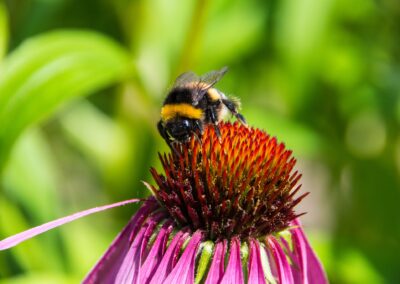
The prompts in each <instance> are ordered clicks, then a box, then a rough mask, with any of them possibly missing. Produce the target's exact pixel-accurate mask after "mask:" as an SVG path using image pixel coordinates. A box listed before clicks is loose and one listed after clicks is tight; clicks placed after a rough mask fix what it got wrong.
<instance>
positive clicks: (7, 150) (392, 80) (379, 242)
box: [0, 0, 400, 284]
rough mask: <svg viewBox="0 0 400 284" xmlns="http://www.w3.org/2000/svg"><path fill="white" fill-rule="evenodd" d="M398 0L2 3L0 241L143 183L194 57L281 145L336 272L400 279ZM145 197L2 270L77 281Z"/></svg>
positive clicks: (55, 237)
mask: <svg viewBox="0 0 400 284" xmlns="http://www.w3.org/2000/svg"><path fill="white" fill-rule="evenodd" d="M399 19H400V2H399V1H398V0H355V1H351V2H349V1H346V0H319V1H313V0H281V1H278V0H268V1H255V0H247V1H245V0H214V1H207V0H198V1H177V0H169V1H164V0H149V1H144V0H141V1H140V0H138V1H133V0H132V1H130V0H97V1H96V0H86V1H79V0H52V1H51V0H24V1H22V0H21V1H18V0H7V1H4V0H0V171H1V176H0V239H3V238H5V237H7V236H9V235H11V234H14V233H17V232H19V231H21V230H24V229H27V228H29V227H32V226H35V225H38V224H40V223H43V222H46V221H49V220H52V219H54V218H57V217H60V216H64V215H68V214H70V213H73V212H77V211H80V210H83V209H86V208H90V207H94V206H98V205H102V204H107V203H111V202H115V201H119V200H125V199H129V198H132V197H140V196H147V195H148V194H149V192H148V191H147V190H146V189H145V187H144V186H143V185H142V183H141V181H142V180H145V181H149V182H152V179H151V177H150V175H149V167H150V166H155V167H157V168H160V163H159V161H158V159H157V153H158V152H159V151H160V152H163V151H167V150H168V149H167V147H166V145H165V143H164V141H163V140H162V139H161V138H160V136H159V135H158V133H157V130H156V126H155V125H156V123H157V121H158V119H159V110H160V106H161V104H162V101H163V99H164V97H165V95H166V93H167V91H168V87H170V86H171V83H172V82H173V80H174V79H175V77H176V76H177V75H179V74H180V73H181V72H184V71H187V70H193V71H195V72H196V73H199V74H202V73H205V72H207V71H210V70H215V69H219V68H221V67H222V66H225V65H226V66H229V68H230V71H229V72H228V73H227V74H226V76H225V77H224V78H223V80H222V81H221V82H220V83H219V84H218V88H220V89H221V90H222V91H224V92H225V93H226V94H230V95H234V96H237V97H240V98H241V101H242V113H243V114H244V116H245V117H246V118H247V120H248V122H249V124H250V125H252V126H255V127H258V128H262V129H265V130H266V131H267V132H269V133H270V134H272V135H274V136H277V137H278V139H279V140H280V141H283V142H285V144H286V145H287V147H288V148H291V149H292V150H293V151H294V155H295V157H297V159H298V168H299V170H300V171H302V172H303V179H302V184H303V191H310V192H311V194H310V195H309V197H307V198H306V200H305V201H304V202H303V203H302V204H301V206H300V208H298V211H304V212H308V213H307V214H306V215H305V216H303V217H302V221H303V223H304V225H305V229H306V231H307V234H308V236H309V237H310V239H311V241H312V245H313V247H314V248H315V249H316V251H317V254H318V255H319V256H320V258H321V260H322V262H323V263H324V266H325V267H326V270H327V272H328V275H329V278H330V281H331V283H400V270H399V264H400V261H399V253H400V243H399V241H400V218H399V209H398V208H399V202H400V131H399V124H400V80H399V76H400V38H399V31H400V20H399ZM133 210H135V207H134V206H126V207H123V208H118V209H114V210H112V211H107V212H104V213H100V214H97V215H95V216H91V217H87V218H85V219H82V220H79V221H77V222H74V223H71V224H68V225H66V226H63V227H61V228H59V229H56V230H54V231H52V232H49V233H47V234H44V235H42V236H40V237H37V238H34V239H32V240H30V241H28V242H26V243H24V244H21V245H19V246H18V247H15V248H13V249H11V250H9V251H5V252H0V283H2V284H3V283H76V282H79V280H81V279H82V277H83V276H84V275H85V274H86V273H87V272H88V271H89V269H90V268H91V267H92V266H93V265H94V263H95V262H96V260H97V259H99V257H100V256H101V255H102V253H103V252H104V251H105V250H106V248H107V247H108V246H109V244H110V242H111V240H112V239H113V238H114V237H115V235H116V234H117V233H118V232H119V231H120V230H121V228H122V227H123V226H124V224H126V223H127V221H128V219H129V218H130V216H131V215H132V214H133Z"/></svg>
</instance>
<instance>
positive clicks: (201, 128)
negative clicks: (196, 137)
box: [195, 120, 204, 135]
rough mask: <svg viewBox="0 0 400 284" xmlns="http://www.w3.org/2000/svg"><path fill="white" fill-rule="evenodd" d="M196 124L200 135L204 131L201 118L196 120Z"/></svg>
mask: <svg viewBox="0 0 400 284" xmlns="http://www.w3.org/2000/svg"><path fill="white" fill-rule="evenodd" d="M195 126H196V129H198V130H199V132H200V135H203V133H204V128H203V122H202V121H201V120H196V121H195Z"/></svg>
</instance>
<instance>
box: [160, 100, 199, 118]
mask: <svg viewBox="0 0 400 284" xmlns="http://www.w3.org/2000/svg"><path fill="white" fill-rule="evenodd" d="M177 116H181V117H187V118H191V119H200V118H201V117H202V116H203V111H202V110H201V109H198V108H195V107H193V106H191V105H190V104H167V105H165V106H163V107H162V108H161V118H162V120H163V121H167V120H170V119H172V118H175V117H177Z"/></svg>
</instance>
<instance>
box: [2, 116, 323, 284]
mask: <svg viewBox="0 0 400 284" xmlns="http://www.w3.org/2000/svg"><path fill="white" fill-rule="evenodd" d="M219 127H220V130H221V139H218V137H217V136H216V135H215V132H214V128H213V127H212V126H211V127H207V128H206V129H205V133H204V134H203V136H202V138H201V141H199V140H197V139H193V138H192V139H191V140H190V141H189V142H187V143H181V144H176V145H175V151H172V153H170V154H164V155H160V160H161V163H162V166H163V169H164V174H162V173H159V172H157V171H156V170H155V169H154V168H152V169H151V173H152V175H153V177H154V180H155V185H150V184H147V183H146V186H147V187H148V188H149V189H150V190H151V192H152V193H153V196H152V197H150V198H148V199H147V200H145V201H144V202H143V204H142V206H141V208H140V209H139V210H138V211H137V212H136V214H135V215H134V216H133V217H132V219H131V220H130V221H129V223H128V225H127V226H126V227H125V228H124V229H123V230H122V232H121V233H120V234H119V235H118V236H117V238H116V239H115V240H114V242H113V243H112V245H111V246H110V248H109V249H108V250H107V252H106V253H105V254H104V256H103V257H102V258H101V259H100V260H99V262H98V263H97V264H96V265H95V267H94V268H93V269H92V271H91V272H90V273H89V274H88V276H87V277H86V279H85V280H84V283H318V284H319V283H327V278H326V275H325V272H324V270H323V268H322V266H321V264H320V262H319V260H318V258H317V257H316V255H315V253H314V252H313V250H312V248H311V247H310V245H309V243H308V241H307V239H306V237H305V235H304V233H303V230H302V228H301V224H300V222H299V220H298V217H299V216H300V215H302V214H297V213H296V212H295V211H294V207H295V206H296V205H297V204H298V203H299V202H300V201H301V200H302V199H303V198H304V197H305V196H306V195H307V193H304V194H301V195H299V196H297V195H298V191H299V189H300V185H298V182H299V179H300V177H301V175H300V174H299V173H298V172H297V171H294V166H295V163H296V160H295V159H294V158H293V157H292V156H291V151H289V150H286V149H285V146H284V145H283V144H282V143H278V142H277V140H276V139H275V138H272V137H270V136H269V135H268V134H266V133H265V132H263V131H261V130H258V129H255V128H249V127H246V126H243V125H241V124H237V123H235V124H233V125H232V124H230V123H220V125H219ZM137 201H138V200H137V199H132V200H128V201H124V202H120V203H117V204H113V205H108V206H104V207H99V208H94V209H89V210H87V211H83V212H80V213H76V214H74V215H71V216H68V217H65V218H62V219H59V220H56V221H53V222H50V223H47V224H45V225H42V226H39V227H36V228H33V229H30V230H28V231H26V232H23V233H20V234H18V235H15V236H13V237H10V238H8V239H5V240H3V241H1V242H0V250H1V249H7V248H9V247H11V246H14V245H16V244H18V243H20V242H22V241H24V240H26V239H28V238H31V237H33V236H35V235H37V234H40V233H42V232H44V231H46V230H49V229H51V228H54V227H56V226H59V225H62V224H65V223H67V222H70V221H72V220H75V219H77V218H80V217H82V216H86V215H88V214H91V213H94V212H98V211H102V210H105V209H109V208H111V207H115V206H120V205H123V204H127V203H132V202H137Z"/></svg>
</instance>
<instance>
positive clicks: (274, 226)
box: [149, 123, 307, 240]
mask: <svg viewBox="0 0 400 284" xmlns="http://www.w3.org/2000/svg"><path fill="white" fill-rule="evenodd" d="M220 131H221V140H218V139H217V137H216V134H215V132H214V128H213V127H207V129H206V131H205V133H204V135H203V136H202V141H201V142H200V141H198V140H196V139H192V140H191V141H190V142H188V143H185V144H178V145H177V147H176V149H175V150H176V151H175V153H171V154H168V155H166V154H164V156H161V155H160V160H161V162H162V165H163V168H164V171H165V176H164V175H162V174H159V173H157V171H156V170H155V169H154V168H152V169H151V173H152V175H153V177H154V179H155V181H156V183H157V185H158V189H156V188H155V187H154V186H149V187H150V188H151V190H152V192H153V193H154V195H155V196H156V197H157V200H158V201H159V202H160V203H161V205H162V206H163V207H164V208H166V209H167V210H168V212H169V213H170V215H171V216H172V217H173V218H174V220H175V221H176V223H177V224H179V225H180V226H189V227H190V228H191V229H192V230H197V229H200V230H203V231H204V232H206V234H207V237H208V238H210V239H212V240H216V239H223V238H231V237H232V236H238V237H240V238H242V239H243V238H247V237H255V238H257V237H263V236H266V235H269V234H271V233H277V232H280V231H282V230H283V229H286V228H287V227H288V226H289V224H290V222H291V221H293V220H294V219H295V218H296V217H298V216H299V215H296V214H295V213H294V210H293V208H294V206H295V205H296V204H297V203H299V201H300V200H301V199H302V198H303V197H305V196H306V195H307V193H305V194H303V195H301V196H300V197H297V198H295V197H294V195H295V193H296V192H297V191H298V190H299V188H300V186H297V187H296V184H297V183H298V181H299V179H300V176H301V175H300V174H299V173H298V172H294V173H293V172H292V170H293V167H294V165H295V163H296V160H295V159H294V158H292V157H291V151H289V150H286V149H285V146H284V145H283V144H282V143H281V144H279V143H278V142H277V140H276V139H275V138H271V137H270V136H269V135H267V134H266V133H265V132H263V131H261V130H259V129H256V128H248V127H246V126H243V125H242V124H238V123H235V124H233V125H231V124H229V123H228V124H224V123H221V124H220Z"/></svg>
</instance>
